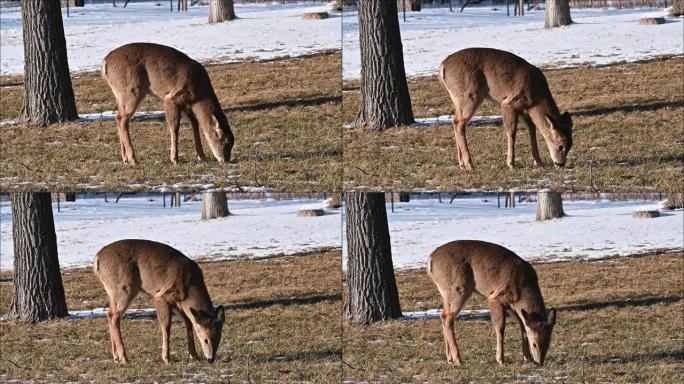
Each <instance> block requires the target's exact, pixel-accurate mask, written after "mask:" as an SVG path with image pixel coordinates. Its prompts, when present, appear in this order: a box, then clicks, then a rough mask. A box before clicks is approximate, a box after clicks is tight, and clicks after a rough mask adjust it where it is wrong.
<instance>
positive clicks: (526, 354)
mask: <svg viewBox="0 0 684 384" xmlns="http://www.w3.org/2000/svg"><path fill="white" fill-rule="evenodd" d="M513 314H514V315H515V319H516V320H518V325H520V338H521V340H522V353H523V361H525V362H526V363H527V362H528V361H530V360H532V355H531V354H530V342H529V341H528V340H527V333H526V332H525V325H524V324H523V321H522V319H521V318H520V316H518V314H517V313H516V312H515V311H513Z"/></svg>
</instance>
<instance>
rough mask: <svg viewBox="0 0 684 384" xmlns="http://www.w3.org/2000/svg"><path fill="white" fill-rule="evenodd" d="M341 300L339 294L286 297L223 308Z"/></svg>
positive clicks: (251, 307)
mask: <svg viewBox="0 0 684 384" xmlns="http://www.w3.org/2000/svg"><path fill="white" fill-rule="evenodd" d="M339 300H342V295H341V294H334V295H310V296H303V297H287V298H277V299H269V300H258V301H249V302H242V303H235V304H228V305H224V306H223V307H224V308H225V309H227V310H239V309H257V308H267V307H271V306H274V305H282V306H289V305H311V304H318V303H323V302H328V301H339Z"/></svg>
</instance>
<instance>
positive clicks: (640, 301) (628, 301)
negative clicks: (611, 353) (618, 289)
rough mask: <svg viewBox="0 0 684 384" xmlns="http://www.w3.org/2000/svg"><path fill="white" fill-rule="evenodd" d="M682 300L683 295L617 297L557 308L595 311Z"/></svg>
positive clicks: (561, 309)
mask: <svg viewBox="0 0 684 384" xmlns="http://www.w3.org/2000/svg"><path fill="white" fill-rule="evenodd" d="M680 300H682V297H681V296H651V297H640V298H625V299H615V300H609V301H602V302H598V303H586V304H573V305H564V306H561V307H557V309H558V310H559V311H593V310H597V309H604V308H608V307H616V308H625V307H647V306H649V305H655V304H673V303H676V302H679V301H680Z"/></svg>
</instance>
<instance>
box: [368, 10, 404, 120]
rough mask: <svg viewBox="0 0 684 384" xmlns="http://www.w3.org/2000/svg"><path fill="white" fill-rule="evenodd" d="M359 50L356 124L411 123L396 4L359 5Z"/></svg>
mask: <svg viewBox="0 0 684 384" xmlns="http://www.w3.org/2000/svg"><path fill="white" fill-rule="evenodd" d="M358 11H359V43H360V49H361V84H360V85H361V105H360V109H359V117H358V120H359V123H361V124H367V125H369V126H370V127H372V128H373V129H376V130H380V131H381V130H384V129H385V128H388V127H395V126H398V125H405V124H412V123H413V122H414V120H413V111H412V110H411V97H410V95H409V91H408V85H407V84H406V72H405V70H404V53H403V50H402V46H401V34H400V32H399V17H398V15H397V3H396V2H395V1H387V0H365V1H359V2H358Z"/></svg>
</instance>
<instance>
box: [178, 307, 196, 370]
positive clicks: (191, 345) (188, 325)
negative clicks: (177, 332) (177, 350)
mask: <svg viewBox="0 0 684 384" xmlns="http://www.w3.org/2000/svg"><path fill="white" fill-rule="evenodd" d="M179 312H180V314H181V317H182V318H183V323H184V324H185V332H186V334H187V336H188V353H189V354H190V358H191V359H192V360H197V350H196V349H195V333H194V332H193V330H192V322H191V321H190V319H189V318H188V317H187V316H186V315H185V313H183V312H182V311H180V310H179Z"/></svg>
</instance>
